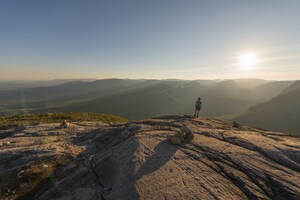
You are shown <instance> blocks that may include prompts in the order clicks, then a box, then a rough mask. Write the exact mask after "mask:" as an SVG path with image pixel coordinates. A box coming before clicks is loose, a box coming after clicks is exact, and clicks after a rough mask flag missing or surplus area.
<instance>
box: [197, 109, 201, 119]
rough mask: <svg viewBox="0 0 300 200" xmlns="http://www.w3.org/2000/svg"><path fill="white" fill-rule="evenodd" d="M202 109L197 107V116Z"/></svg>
mask: <svg viewBox="0 0 300 200" xmlns="http://www.w3.org/2000/svg"><path fill="white" fill-rule="evenodd" d="M199 112H200V109H197V117H199Z"/></svg>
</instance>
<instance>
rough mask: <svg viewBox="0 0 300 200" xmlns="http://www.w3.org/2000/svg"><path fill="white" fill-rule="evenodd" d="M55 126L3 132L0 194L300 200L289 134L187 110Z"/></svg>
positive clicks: (298, 151) (296, 145)
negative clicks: (185, 135)
mask: <svg viewBox="0 0 300 200" xmlns="http://www.w3.org/2000/svg"><path fill="white" fill-rule="evenodd" d="M59 126H60V125H59V124H53V123H51V124H36V125H33V126H27V127H23V128H22V129H20V130H19V129H13V130H10V129H7V130H2V131H0V139H1V140H0V154H1V155H0V156H1V157H0V158H1V159H0V164H1V165H0V168H1V171H0V177H1V179H0V184H1V185H0V186H1V198H2V199H7V198H9V199H40V200H47V199H66V200H68V199H70V200H71V199H78V200H84V199H86V200H92V199H102V200H104V199H105V200H110V199H111V200H113V199H117V200H118V199H129V200H134V199H224V200H228V199H235V200H236V199H300V138H297V137H294V136H290V135H287V134H283V133H278V132H272V131H266V130H262V129H259V128H253V127H248V126H243V125H241V124H239V126H233V124H232V122H227V121H220V120H216V119H207V118H197V119H193V118H190V117H188V116H165V117H158V118H153V119H149V120H143V121H135V122H129V123H123V124H116V125H109V124H99V123H93V122H82V123H74V122H73V123H69V125H68V126H67V127H65V128H64V127H59ZM182 127H188V128H189V129H190V130H191V132H192V133H193V135H194V137H193V138H191V139H189V140H188V139H185V140H183V141H182V142H178V144H173V143H172V138H174V136H176V133H178V131H180V129H181V128H182Z"/></svg>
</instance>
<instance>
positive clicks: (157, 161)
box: [135, 140, 177, 181]
mask: <svg viewBox="0 0 300 200" xmlns="http://www.w3.org/2000/svg"><path fill="white" fill-rule="evenodd" d="M176 151H177V147H176V146H173V145H171V144H170V143H169V141H167V140H164V141H161V142H160V143H159V144H158V145H157V146H156V147H155V148H154V152H153V154H152V155H151V156H150V157H149V158H148V160H147V161H146V162H145V163H144V164H143V165H142V166H141V167H140V169H139V170H138V171H137V172H136V174H135V179H136V181H138V180H139V179H140V178H141V177H143V176H145V175H148V174H151V173H153V172H155V171H156V170H158V169H159V168H161V167H162V166H164V165H165V164H166V163H167V162H168V161H169V160H170V159H171V158H172V157H173V155H174V154H175V153H176Z"/></svg>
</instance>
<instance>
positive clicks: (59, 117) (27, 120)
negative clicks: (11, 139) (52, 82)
mask: <svg viewBox="0 0 300 200" xmlns="http://www.w3.org/2000/svg"><path fill="white" fill-rule="evenodd" d="M63 120H67V121H69V122H83V121H93V122H102V123H107V124H115V123H123V122H127V121H128V120H127V119H126V118H124V117H118V116H114V115H109V114H98V113H43V114H28V115H13V116H3V117H0V129H7V128H12V127H20V128H22V127H23V126H30V125H37V124H39V123H55V122H56V123H60V122H62V121H63Z"/></svg>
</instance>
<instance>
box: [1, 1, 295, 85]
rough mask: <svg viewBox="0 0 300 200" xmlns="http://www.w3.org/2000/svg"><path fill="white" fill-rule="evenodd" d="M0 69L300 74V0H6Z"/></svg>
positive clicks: (71, 73) (73, 73)
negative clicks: (249, 59) (248, 57)
mask: <svg viewBox="0 0 300 200" xmlns="http://www.w3.org/2000/svg"><path fill="white" fill-rule="evenodd" d="M245 53H252V55H255V59H256V62H255V63H256V64H255V65H254V66H252V69H251V70H249V69H246V68H245V67H243V66H241V65H240V64H239V62H240V60H239V59H240V56H241V55H244V54H245ZM0 69H1V73H0V79H53V78H109V77H116V78H158V79H160V78H180V79H217V78H220V79H224V78H246V77H248V78H249V77H251V78H265V79H300V1H299V0H249V1H242V0H103V1H101V0H35V1H34V0H23V1H22V0H1V1H0Z"/></svg>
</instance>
